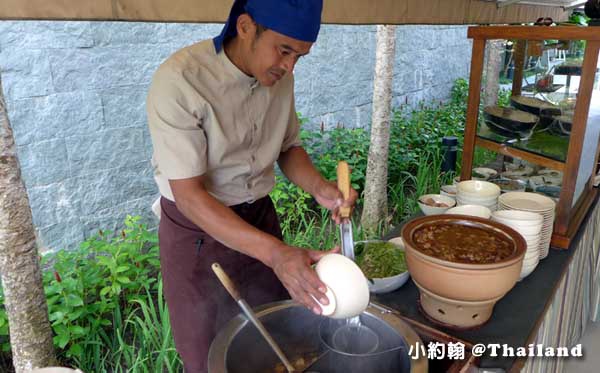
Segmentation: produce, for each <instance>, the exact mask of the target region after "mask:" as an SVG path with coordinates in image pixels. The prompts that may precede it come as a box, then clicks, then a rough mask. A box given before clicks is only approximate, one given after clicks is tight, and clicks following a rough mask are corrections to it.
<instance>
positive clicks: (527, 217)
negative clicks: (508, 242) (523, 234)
mask: <svg viewBox="0 0 600 373" xmlns="http://www.w3.org/2000/svg"><path fill="white" fill-rule="evenodd" d="M493 215H494V217H497V218H501V219H508V220H513V221H517V222H518V223H519V224H521V225H537V224H542V222H543V221H544V216H543V215H542V214H538V213H537V212H531V211H520V210H502V211H496V212H494V214H493Z"/></svg>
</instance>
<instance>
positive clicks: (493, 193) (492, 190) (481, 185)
mask: <svg viewBox="0 0 600 373" xmlns="http://www.w3.org/2000/svg"><path fill="white" fill-rule="evenodd" d="M456 191H457V195H464V196H468V197H475V198H485V197H498V196H499V195H500V187H498V185H496V184H494V183H490V182H489V181H481V180H466V181H461V182H460V183H458V185H457V187H456Z"/></svg>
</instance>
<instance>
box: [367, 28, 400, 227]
mask: <svg viewBox="0 0 600 373" xmlns="http://www.w3.org/2000/svg"><path fill="white" fill-rule="evenodd" d="M395 47H396V26H381V25H380V26H377V50H376V53H375V58H376V61H375V78H374V82H373V116H372V119H371V143H370V146H369V160H368V162H367V176H366V182H365V205H364V209H363V213H362V217H361V224H362V226H363V228H365V229H367V230H372V229H374V228H376V227H377V225H378V224H379V223H380V222H381V221H383V220H384V219H386V218H387V213H388V211H387V178H388V148H389V143H390V119H391V118H390V117H391V106H392V76H393V70H394V55H395Z"/></svg>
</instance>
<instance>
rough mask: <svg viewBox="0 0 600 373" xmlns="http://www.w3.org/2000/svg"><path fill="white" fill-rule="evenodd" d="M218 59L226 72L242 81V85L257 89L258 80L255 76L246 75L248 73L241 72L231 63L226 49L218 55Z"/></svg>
mask: <svg viewBox="0 0 600 373" xmlns="http://www.w3.org/2000/svg"><path fill="white" fill-rule="evenodd" d="M217 57H218V58H219V60H221V63H222V64H223V68H224V69H225V71H226V72H228V73H229V74H231V75H232V76H233V77H234V78H235V79H236V80H238V81H240V82H241V83H242V84H246V85H248V86H249V87H250V88H254V87H256V85H257V84H258V80H256V78H254V77H253V76H248V75H246V73H244V72H243V71H242V70H240V69H239V68H238V67H237V66H236V65H235V64H234V63H233V62H231V60H230V59H229V57H227V54H225V49H224V48H223V49H221V50H220V51H219V52H218V53H217Z"/></svg>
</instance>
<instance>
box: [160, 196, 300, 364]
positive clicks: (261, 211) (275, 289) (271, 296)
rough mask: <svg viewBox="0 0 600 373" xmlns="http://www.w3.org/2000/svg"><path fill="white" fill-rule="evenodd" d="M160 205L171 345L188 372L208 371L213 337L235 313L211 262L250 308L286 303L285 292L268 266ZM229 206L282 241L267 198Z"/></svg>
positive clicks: (236, 309)
mask: <svg viewBox="0 0 600 373" xmlns="http://www.w3.org/2000/svg"><path fill="white" fill-rule="evenodd" d="M160 207H161V219H160V225H159V230H158V236H159V245H160V263H161V272H162V278H163V283H164V294H165V299H166V301H167V305H168V308H169V315H170V320H171V328H172V330H173V338H174V339H175V347H176V349H177V352H178V353H179V355H180V356H181V359H182V360H183V364H184V368H185V371H186V372H187V373H201V372H207V371H208V368H207V357H208V349H209V347H210V344H211V342H212V340H213V338H214V337H215V335H216V333H217V332H218V331H219V330H220V329H221V327H223V325H224V324H225V323H226V322H227V321H229V320H230V319H231V318H232V317H234V316H235V315H237V314H238V313H240V308H239V307H238V305H237V303H235V301H234V300H233V299H232V298H231V296H230V295H229V294H228V293H227V291H226V290H225V289H224V288H223V286H222V285H221V283H220V282H219V280H218V279H217V277H216V276H215V275H214V273H213V271H212V269H211V264H212V263H214V262H219V264H221V266H222V267H223V269H224V270H225V272H227V274H229V276H230V277H231V279H232V280H233V281H234V283H235V284H236V285H237V287H238V289H239V291H240V294H241V295H242V297H243V298H245V299H246V301H247V302H248V303H249V304H250V305H251V306H252V307H255V306H258V305H260V304H264V303H268V302H273V301H277V300H282V299H289V294H288V292H287V291H286V290H285V288H284V287H283V285H282V284H281V282H280V281H279V279H278V278H277V277H276V276H275V274H274V273H273V271H272V270H271V269H270V268H269V267H267V266H265V265H264V264H262V263H261V262H259V261H258V260H256V259H254V258H251V257H249V256H247V255H244V254H242V253H239V252H237V251H235V250H232V249H229V248H228V247H226V246H224V245H222V244H221V243H219V242H218V241H216V240H215V239H214V238H212V237H211V236H209V235H208V234H207V233H205V232H204V231H203V230H201V229H200V228H198V227H197V226H196V225H195V224H194V223H192V222H191V221H190V220H188V219H187V218H186V217H185V216H183V214H182V213H181V212H179V210H178V209H177V207H176V205H175V203H174V202H172V201H170V200H168V199H166V198H161V202H160ZM230 208H231V209H232V210H233V211H234V212H235V213H236V214H237V215H239V216H240V217H241V218H242V219H244V220H245V221H246V222H248V223H249V224H251V225H253V226H254V227H256V228H258V229H260V230H261V231H263V232H266V233H270V234H272V235H273V236H275V237H277V238H279V239H282V234H281V228H280V226H279V221H278V219H277V214H276V212H275V208H274V206H273V202H272V201H271V199H270V198H269V197H268V196H267V197H264V198H261V199H259V200H258V201H256V202H254V203H252V204H248V203H243V204H240V205H235V206H230Z"/></svg>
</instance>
